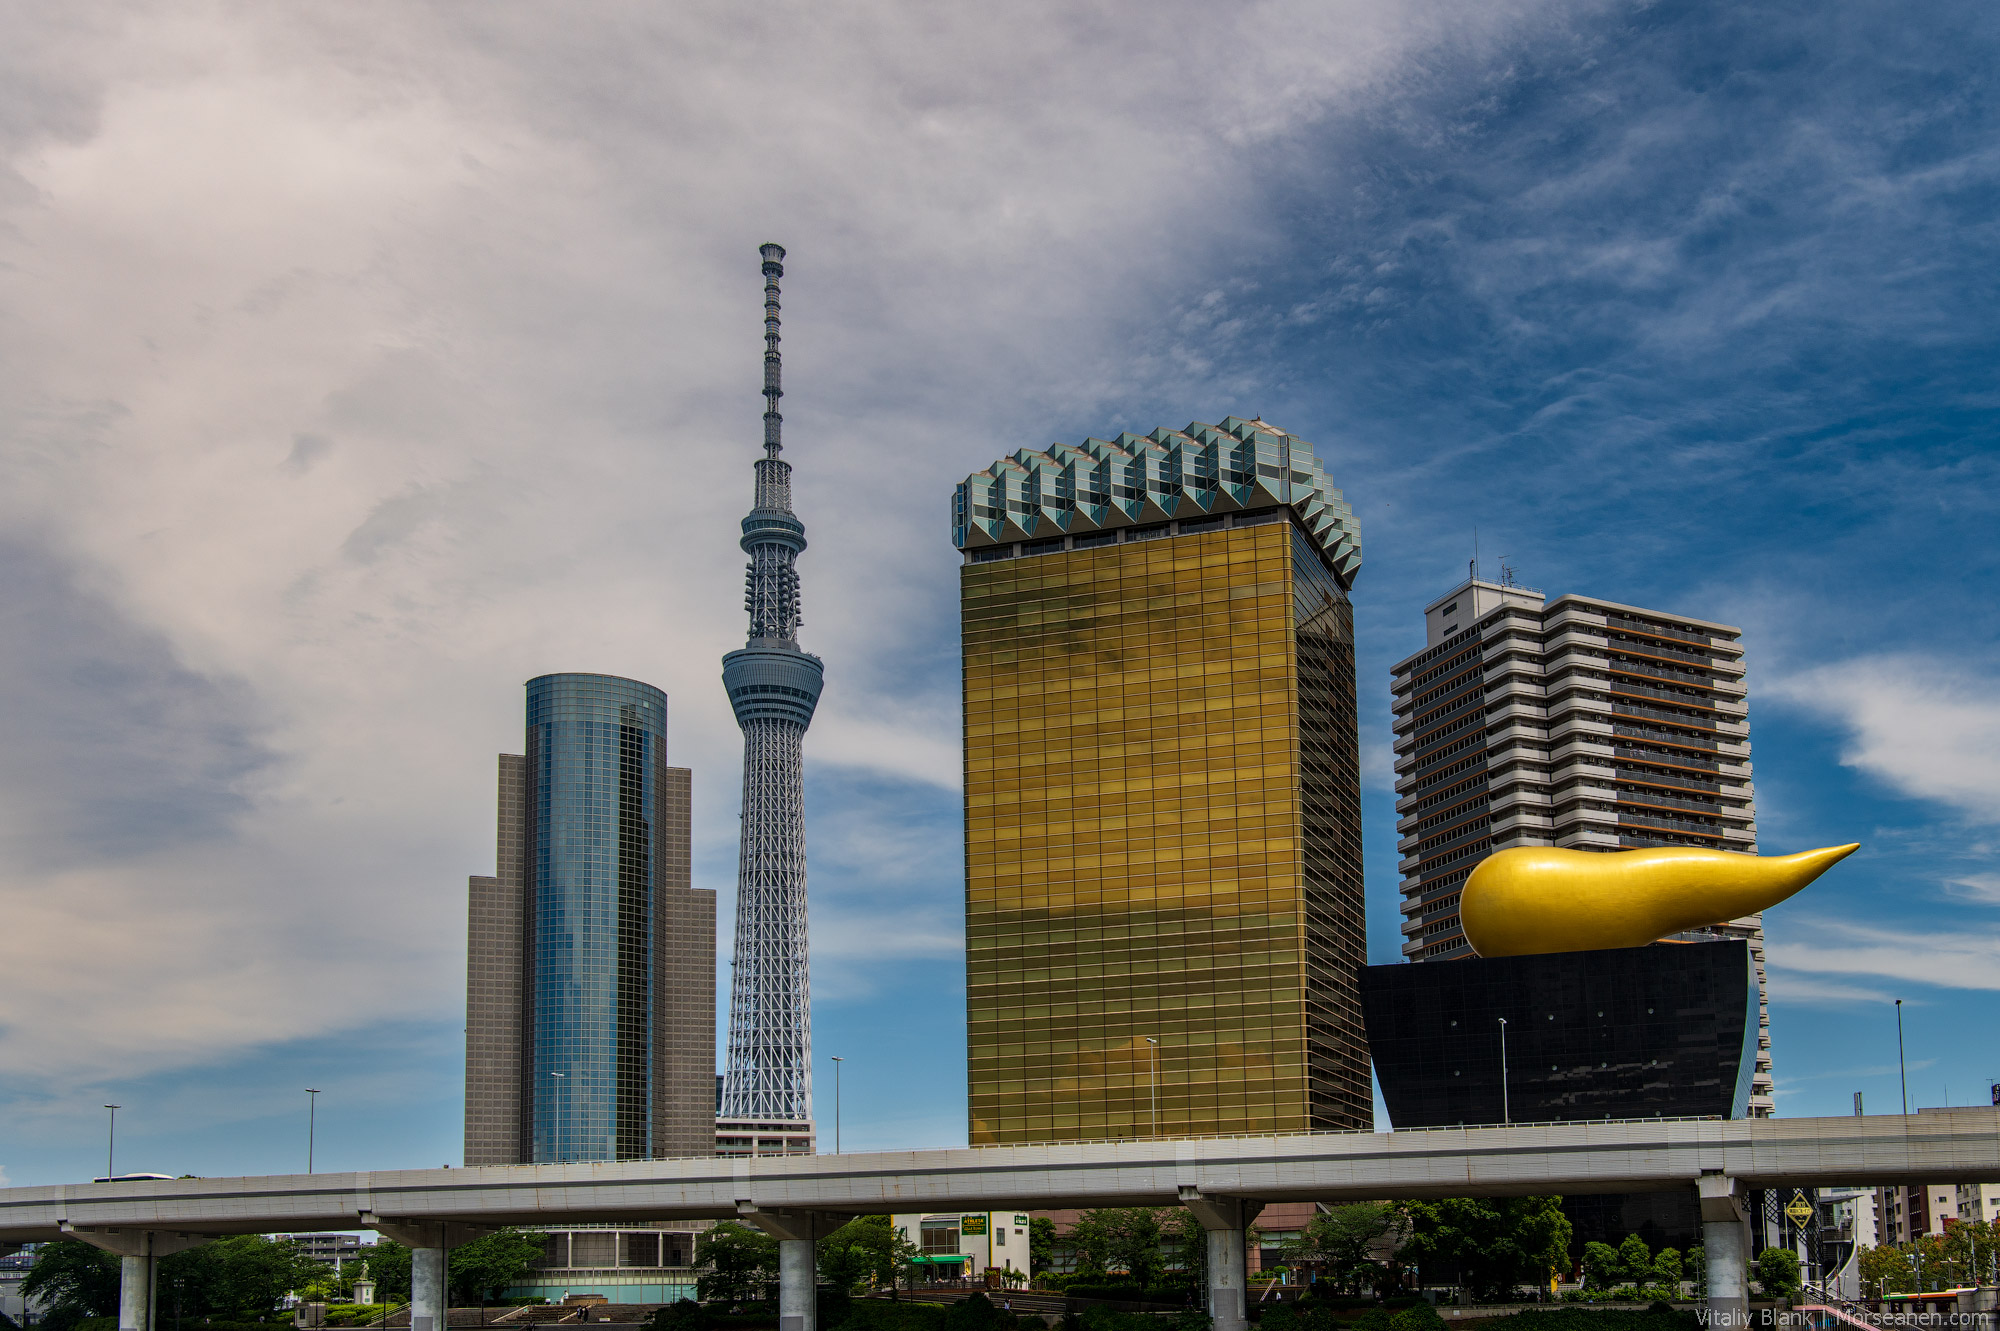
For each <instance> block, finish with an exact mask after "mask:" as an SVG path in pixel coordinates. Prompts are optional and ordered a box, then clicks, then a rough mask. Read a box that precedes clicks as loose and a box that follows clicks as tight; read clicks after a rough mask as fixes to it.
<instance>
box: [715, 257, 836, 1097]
mask: <svg viewBox="0 0 2000 1331" xmlns="http://www.w3.org/2000/svg"><path fill="white" fill-rule="evenodd" d="M760 252H761V253H762V255H763V259H764V456H763V457H762V458H760V459H758V461H757V494H756V501H755V504H754V505H753V507H752V508H751V510H750V516H749V517H747V518H744V519H743V541H742V544H743V549H744V551H745V552H746V553H747V554H748V555H749V556H750V567H749V573H748V577H747V585H746V587H745V595H744V600H743V608H744V609H745V610H747V611H749V613H750V639H749V642H748V643H747V644H746V645H745V646H744V647H743V648H742V649H741V650H740V651H734V652H731V653H729V654H728V655H727V656H725V657H723V658H722V683H723V687H725V688H726V689H728V690H729V705H730V706H731V707H732V708H734V709H735V712H736V724H737V725H739V726H740V727H742V729H743V840H742V846H741V850H740V852H739V860H738V869H737V878H736V960H735V967H736V969H735V974H734V976H733V977H732V978H731V981H730V987H729V1066H728V1070H727V1072H726V1074H725V1077H724V1081H723V1091H722V1112H721V1115H720V1117H721V1118H723V1119H725V1120H739V1121H740V1120H746V1119H748V1120H762V1121H781V1122H782V1121H791V1122H810V1121H811V1119H812V1011H811V1006H810V994H809V989H808V985H807V962H806V829H805V801H804V772H803V769H802V765H801V760H800V754H799V748H800V744H801V742H802V741H803V740H804V739H805V733H806V727H807V726H809V725H811V724H812V718H813V709H814V707H815V706H817V705H818V703H819V693H820V677H821V665H820V660H819V658H818V657H816V656H813V655H812V654H811V653H809V652H805V651H802V650H801V649H800V647H799V643H798V637H799V624H800V617H799V574H798V569H797V567H796V563H797V560H798V557H799V555H800V553H801V552H802V551H804V550H805V548H806V529H805V525H804V524H803V523H801V522H800V521H799V520H798V518H797V517H796V516H795V515H794V514H793V513H792V468H791V464H790V463H788V462H785V461H784V460H783V459H782V458H781V457H780V456H779V455H780V454H781V453H783V452H784V442H783V439H782V436H781V429H782V426H783V421H784V418H783V417H782V416H780V415H779V414H778V399H779V398H781V397H783V396H784V389H783V388H782V387H781V386H780V376H779V356H778V279H779V278H781V277H783V276H784V275H785V268H784V262H783V260H784V257H785V251H784V249H783V247H781V246H778V245H765V246H763V247H762V250H761V251H760Z"/></svg>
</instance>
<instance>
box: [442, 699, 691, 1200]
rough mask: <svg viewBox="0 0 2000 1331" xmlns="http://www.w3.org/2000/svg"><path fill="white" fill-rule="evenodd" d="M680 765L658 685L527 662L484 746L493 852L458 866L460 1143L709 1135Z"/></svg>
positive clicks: (676, 1140)
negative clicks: (496, 756) (519, 694)
mask: <svg viewBox="0 0 2000 1331" xmlns="http://www.w3.org/2000/svg"><path fill="white" fill-rule="evenodd" d="M692 787H693V779H692V773H690V772H689V771H688V770H687V769H686V768H685V767H669V766H667V695H666V694H664V693H662V692H660V691H659V690H658V689H656V688H654V687H653V686H652V685H650V684H642V683H640V682H638V681H637V680H631V679H620V678H618V677H617V676H615V675H570V674H564V675H543V676H541V677H539V678H537V679H531V680H529V681H528V726H527V752H526V753H525V754H511V753H503V754H501V755H500V783H499V814H500V817H499V826H498V831H499V835H498V838H497V840H496V843H495V846H494V867H495V872H494V874H493V875H492V876H491V877H475V878H473V879H472V880H471V881H470V883H469V884H468V887H469V893H468V901H467V905H468V912H467V918H466V924H467V931H466V987H465V1162H466V1163H467V1164H469V1165H503V1164H531V1163H540V1162H552V1161H565V1160H642V1159H648V1158H651V1159H662V1158H682V1157H687V1156H703V1155H711V1154H713V1153H714V1151H715V893H714V892H711V891H705V890H702V889H699V888H696V887H695V886H694V885H693V883H692V881H691V877H692V875H691V872H690V870H691V865H690V863H689V858H690V857H689V834H690V830H691V825H692V817H691V808H690V793H691V790H692Z"/></svg>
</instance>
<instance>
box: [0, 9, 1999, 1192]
mask: <svg viewBox="0 0 2000 1331" xmlns="http://www.w3.org/2000/svg"><path fill="white" fill-rule="evenodd" d="M1996 68H2000V17H1996V15H1995V13H1994V11H1993V10H1992V8H1991V7H1990V6H1987V5H1982V4H1975V3H1951V2H1950V0H1940V3H1936V4H1931V5H1925V6H1917V7H1911V6H1907V5H1890V4H1888V3H1879V4H1878V3H1871V2H1869V0H1844V2H1842V3H1836V4H1833V5H1827V4H1807V3H1801V2H1798V0H1732V2H1731V3H1722V2H1721V0H1714V2H1712V3H1676V2H1673V0H1662V2H1661V3H1654V4H1645V3H1630V2H1627V3H1590V2H1587V0H1575V2H1572V0H1489V2H1488V3H1480V4H1470V3H1460V4H1456V5H1452V4H1438V3H1428V2H1426V0H1397V2H1396V3H1387V2H1386V0H1319V2H1318V3H1283V2H1272V3H1246V4H1241V5H1235V6H1214V5H1206V4H1199V3H1177V2H1176V0H1153V3H1148V4H1144V5H1141V4H1136V3H1097V4H1090V3H1084V4H1078V3H1059V4H1056V3H1052V4H1036V3H1021V4H1015V5H1005V6H982V7H975V6H946V7H942V8H940V7H937V6H920V5H914V4H891V3H867V2H866V0H863V2H861V3H854V4H849V5H845V6H825V5H804V4H787V3H776V4H764V5H758V6H742V5H737V4H726V3H714V4H702V3H684V4H679V5H674V6H660V5H654V4H641V3H632V4H621V3H617V2H615V0H603V2H602V3H597V4H593V5H589V6H560V7H559V6H555V5H547V4H544V5H533V4H526V3H512V2H510V0H500V2H499V3H492V4H481V5H477V6H468V5H446V4H438V5H425V4H411V3H395V4H387V3H382V4H375V3H366V2H365V0H363V2H357V3H349V4H341V5H320V6H269V5H254V4H248V3H244V4H205V3H200V2H199V0H196V2H195V3H176V4H171V5H168V4H160V5H145V4H132V5H124V6H103V5H90V4H75V5H61V6H50V5H33V4H25V3H7V4H0V688H4V697H5V705H4V707H0V924H4V929H0V1171H4V1177H6V1178H9V1179H11V1180H12V1181H14V1182H19V1183H27V1182H43V1181H61V1180H71V1179H76V1178H79V1177H88V1176H89V1174H90V1173H91V1172H94V1171H96V1170H98V1169H101V1168H102V1166H103V1155H102V1150H103V1146H104V1118H105V1113H104V1111H103V1110H102V1109H101V1108H100V1107H99V1106H101V1105H103V1104H104V1103H106V1102H115V1103H119V1104H122V1105H123V1106H125V1108H124V1109H123V1110H122V1111H121V1113H120V1116H119V1119H120V1134H119V1135H120V1141H121V1149H120V1154H119V1161H118V1163H119V1168H120V1169H157V1170H162V1171H165V1172H172V1173H185V1172H192V1173H202V1174H227V1173H255V1172H265V1171H276V1170H290V1169H294V1168H298V1167H301V1166H302V1165H303V1160H304V1144H305V1141H304V1139H305V1095H304V1091H303V1088H304V1087H306V1086H309V1085H310V1086H316V1087H320V1088H322V1089H323V1092H324V1093H323V1094H322V1095H321V1097H320V1115H319V1122H320V1135H319V1152H318V1159H319V1162H320V1164H321V1166H322V1167H331V1168H340V1167H363V1166H373V1167H390V1166H396V1165H435V1164H439V1163H443V1162H446V1161H451V1162H456V1161H457V1159H458V1158H459V1140H460V1139H459V1131H460V1128H459V1110H458V1096H459V1093H460V1081H459V1077H460V1071H461V1061H460V1038H461V1037H460V1026H461V1023H462V1015H463V972H462V965H463V946H464V945H463V913H464V885H465V876H466V875H467V874H470V873H485V872H490V871H491V868H492V855H493V851H492V839H491V838H492V814H493V755H494V754H495V753H496V752H500V751H502V750H506V751H514V750H516V749H518V747H519V742H520V731H521V702H522V694H521V684H522V681H524V680H526V679H527V678H529V677H530V676H532V675H535V674H539V673H543V672H547V671H552V670H589V671H604V672H610V673H617V674H624V675H631V676H636V677H638V678H641V679H645V680H648V681H651V682H653V683H656V684H658V685H660V686H661V687H663V688H665V689H666V690H667V691H668V692H669V694H670V695H671V696H672V700H673V720H672V735H673V738H672V743H673V747H674V754H673V756H674V759H675V761H677V762H681V763H685V764H687V765H689V766H692V767H693V768H694V769H695V772H696V787H695V800H696V805H695V814H696V823H697V837H698V846H697V866H696V872H697V879H698V881H700V882H702V883H703V884H705V885H707V886H711V887H715V888H717V889H719V890H721V891H722V892H723V893H724V902H725V914H726V909H727V902H728V896H727V894H728V890H729V888H730V886H731V884H732V881H733V875H734V835H735V817H734V814H735V811H736V809H735V806H736V783H737V781H738V777H739V764H740V756H739V752H738V745H739V740H738V736H737V732H736V730H735V727H734V725H733V723H732V722H731V720H730V717H729V713H728V709H727V707H726V705H725V701H724V699H723V697H722V694H721V689H720V685H719V682H718V678H717V676H718V658H719V657H720V656H721V654H722V653H723V652H724V651H726V650H728V649H729V648H731V647H732V646H734V645H737V644H739V643H740V641H741V635H742V630H743V624H742V611H741V602H740V588H741V571H740V570H741V562H742V556H741V554H740V552H739V551H738V550H737V549H736V547H735V536H734V533H735V523H736V520H737V518H738V517H739V516H740V514H741V512H742V510H743V509H744V508H745V507H746V506H747V503H748V499H749V469H748V464H749V461H750V459H751V458H752V457H753V456H754V455H755V453H756V442H757V440H758V438H759V427H758V413H759V411H760V410H761V402H760V400H759V398H758V397H757V387H758V382H759V363H758V358H759V352H760V342H759V337H760V333H761V326H760V310H759V290H760V285H761V283H760V279H759V277H758V275H757V262H756V246H757V243H758V242H760V241H763V240H767V239H770V240H778V241H781V242H782V243H784V244H785V245H786V246H787V247H788V248H789V249H790V251H791V259H790V261H789V264H788V267H789V276H788V279H787V282H786V302H785V303H786V316H787V322H786V340H785V350H786V360H787V365H786V371H787V374H786V382H787V385H788V388H789V390H790V392H789V395H788V396H787V398H786V400H785V408H786V419H787V427H788V428H787V438H788V440H789V448H788V456H789V457H790V458H791V459H792V461H793V462H794V463H795V465H796V467H797V473H796V477H797V490H798V508H799V510H800V512H801V515H802V516H803V517H804V519H805V521H806V523H807V525H808V528H809V531H810V533H811V538H812V542H813V544H812V549H811V551H810V552H809V553H808V554H807V555H806V557H805V559H804V561H803V572H804V577H805V587H806V607H807V610H806V616H807V623H806V631H805V633H806V640H807V645H808V646H809V647H810V648H811V649H812V650H814V651H816V652H818V653H820V654H821V655H822V656H824V657H825V659H826V661H827V675H828V689H827V697H826V702H825V704H824V706H823V709H822V711H821V714H820V718H819V720H818V721H817V722H816V724H815V726H814V728H813V731H812V735H811V737H810V739H809V741H808V748H807V756H808V763H809V769H810V775H809V782H808V798H809V801H810V810H809V819H810V829H809V835H810V840H811V847H812V856H813V868H812V887H813V896H814V906H813V909H814V912H815V913H814V920H813V929H814V948H815V958H816V965H815V972H814V989H815V995H816V1000H817V1001H816V1009H815V1011H816V1021H817V1036H818V1039H817V1043H818V1049H819V1053H820V1055H821V1058H822V1064H821V1066H822V1068H825V1067H826V1066H827V1065H826V1064H825V1062H824V1058H825V1056H827V1055H831V1054H841V1055H843V1056H844V1057H845V1058H846V1060H847V1062H846V1064H845V1067H846V1081H847V1086H846V1099H845V1113H844V1119H845V1144H846V1145H847V1146H849V1147H850V1148H852V1147H856V1146H871V1145H883V1146H886V1145H892V1144H897V1145H901V1144H946V1143H951V1142H956V1141H962V1140H963V1136H964V1120H963V1116H962V1103H963V1066H962V1058H963V1034H962V1013H963V1005H962V999H961V997H960V986H961V979H962V962H961V949H960V917H959V904H958V903H959V897H960V891H961V882H960V868H961V866H960V858H959V814H958V793H957V780H958V766H957V764H958V748H957V742H956V734H957V707H958V701H957V678H958V676H957V648H956V631H957V625H956V608H955V590H956V581H957V573H956V565H955V560H954V557H953V552H952V551H951V549H950V545H949V537H948V528H947V521H946V518H947V503H948V500H949V497H950V492H951V487H952V485H953V483H954V482H955V481H957V480H958V479H960V478H962V477H963V476H964V475H965V474H966V473H967V472H968V471H971V470H973V469H975V468H977V467H980V466H983V465H985V464H986V463H987V462H989V461H991V460H992V459H993V458H995V457H997V456H999V455H1000V454H1002V453H1005V452H1009V451H1012V450H1013V449H1015V448H1019V447H1023V446H1042V445H1046V444H1048V443H1050V442H1052V441H1054V440H1058V439H1062V440H1077V439H1081V438H1082V437H1083V436H1085V435H1086V434H1092V435H1100V436H1102V435H1107V434H1111V433H1114V432H1116V431H1118V430H1121V429H1131V430H1135V431H1140V432H1143V431H1145V430H1148V429H1150V428H1152V427H1154V426H1156V425H1169V426H1180V425H1183V424H1185V423H1187V422H1188V421H1190V420H1206V421H1215V420H1218V419H1220V418H1221V417H1223V416H1226V415H1229V414H1232V413H1234V414H1239V415H1251V414H1254V413H1261V414H1262V415H1264V416H1265V417H1266V418H1268V419H1270V420H1273V421H1276V422H1278V423H1280V424H1282V425H1284V426H1285V427H1286V428H1288V429H1290V430H1292V431H1294V432H1295V433H1297V434H1300V435H1302V436H1304V437H1305V438H1307V439H1310V440H1312V441H1314V442H1315V443H1316V444H1317V445H1318V447H1319V450H1320V453H1321V456H1323V457H1324V458H1325V459H1326V460H1327V464H1328V467H1329V470H1330V471H1332V472H1333V473H1334V474H1335V475H1336V476H1337V477H1338V478H1339V480H1340V483H1341V484H1342V485H1344V487H1345V489H1346V492H1347V494H1348V496H1349V497H1350V498H1351V500H1352V501H1353V503H1354V506H1355V508H1356V510H1357V512H1358V513H1359V515H1360V518H1361V522H1362V526H1363V533H1364V538H1365V541H1366V552H1367V563H1366V565H1365V567H1364V568H1363V570H1362V572H1361V576H1360V580H1359V583H1358V585H1357V588H1356V597H1357V603H1358V612H1359V624H1360V631H1361V633H1362V635H1363V636H1362V651H1361V688H1362V698H1363V718H1364V722H1363V723H1364V743H1365V745H1366V746H1367V748H1368V752H1369V753H1370V755H1371V761H1370V764H1369V781H1370V785H1369V788H1368V791H1367V812H1368V834H1369V837H1370V842H1371V849H1370V851H1369V858H1370V864H1369V869H1370V898H1371V916H1372V920H1373V936H1374V940H1375V948H1376V953H1377V957H1378V959H1380V960H1389V959H1392V958H1393V957H1394V956H1395V923H1396V916H1395V911H1394V901H1395V865H1394V861H1395V855H1394V837H1393V818H1392V808H1391V793H1390V790H1389V788H1388V784H1387V763H1386V759H1385V755H1386V752H1387V746H1388V724H1387V722H1388V709H1387V703H1388V695H1387V667H1388V665H1389V663H1390V662H1392V661H1393V660H1395V659H1397V658H1399V657H1400V656H1402V655H1404V654H1406V653H1407V652H1408V651H1410V650H1411V649H1412V648H1413V647H1414V646H1415V645H1417V644H1418V643H1419V642H1420V640H1421V623H1420V614H1419V611H1420V607H1421V605H1422V603H1423V602H1424V601H1425V600H1427V599H1428V598H1429V597H1430V596H1432V595H1434V594H1436V593H1439V592H1442V591H1444V590H1446V589H1447V588H1448V587H1449V586H1450V585H1451V584H1452V582H1453V580H1454V579H1456V578H1457V577H1459V576H1460V575H1462V573H1463V571H1464V569H1465V561H1466V559H1467V558H1469V557H1470V555H1471V552H1472V545H1473V532H1474V528H1475V527H1476V528H1477V531H1478V541H1479V548H1480V550H1481V551H1482V553H1483V554H1485V555H1486V556H1487V557H1488V559H1489V560H1492V559H1494V558H1495V557H1498V556H1503V555H1504V556H1506V557H1507V559H1508V562H1509V563H1510V564H1511V565H1513V566H1514V567H1515V568H1517V569H1518V570H1519V572H1520V576H1521V578H1522V580H1524V581H1526V582H1528V583H1531V584H1533V585H1536V586H1539V587H1544V588H1546V589H1548V591H1549V592H1550V593H1551V594H1560V593H1562V592H1565V591H1572V590H1573V591H1579V592H1585V593H1589V594H1593V595H1598V596H1604V597H1610V598H1613V599H1617V600H1622V601H1627V602H1633V603H1637V604H1642V605H1651V606H1659V607H1663V608H1667V609H1672V610H1678V611H1682V612H1685V613H1689V614H1694V615H1700V616H1706V617H1711V618H1717V619H1722V620H1726V621H1729V622H1732V623H1736V624H1740V625H1742V626H1743V628H1744V632H1745V641H1746V643H1747V646H1748V650H1749V653H1750V661H1751V665H1752V668H1753V669H1752V675H1751V684H1752V695H1751V696H1752V709H1753V710H1752V721H1753V726H1754V744H1755V755H1756V760H1757V773H1758V804H1759V811H1760V816H1761V831H1762V836H1763V842H1764V846H1765V848H1766V849H1767V850H1769V851H1774V852H1776V851H1791V850H1796V849H1802V848H1806V847H1811V846H1819V845H1825V844H1829V843H1834V842H1840V841H1847V840H1859V841H1861V842H1862V843H1863V844H1864V849H1863V851H1862V853H1861V854H1860V855H1858V856H1856V857H1855V858H1854V859H1852V860H1850V861H1848V862H1847V863H1845V864H1843V865H1842V866H1841V867H1840V869H1839V870H1838V871H1836V872H1835V873H1834V874H1833V875H1830V876H1829V878H1828V879H1827V880H1825V881H1824V882H1823V883H1822V884H1821V885H1819V886H1817V887H1815V888H1814V889H1813V890H1812V892H1811V893H1809V894H1808V895H1807V896H1805V897H1802V898H1800V899H1798V900H1796V901H1794V902H1792V903H1790V904H1788V905H1786V906H1783V907H1781V908H1779V909H1778V910H1776V911H1774V912H1773V913H1772V914H1771V916H1770V919H1769V928H1770V935H1771V956H1772V961H1773V972H1772V974H1773V990H1774V993H1773V997H1774V1000H1775V1001H1774V1010H1773V1024H1774V1035H1775V1051H1774V1052H1775V1058H1776V1066H1777V1075H1778V1084H1779V1095H1780V1099H1779V1103H1780V1107H1781V1112H1784V1113H1787V1114H1806V1113H1817V1112H1831V1113H1838V1112H1846V1110H1847V1109H1848V1107H1849V1104H1850V1096H1851V1093H1852V1092H1853V1091H1856V1090H1861V1091H1865V1092H1866V1093H1867V1095H1868V1097H1869V1101H1868V1103H1869V1106H1870V1108H1872V1109H1877V1110H1888V1109H1891V1108H1892V1107H1893V1105H1894V1104H1895V1103H1896V1096H1897V1094H1898V1089H1897V1080H1896V1033H1895V1019H1894V1015H1893V1010H1892V1008H1891V1007H1890V1006H1889V1004H1890V1001H1891V1000H1892V999H1894V998H1896V997H1902V998H1905V999H1907V1000H1908V1002H1907V1004H1906V1008H1905V1013H1906V1020H1907V1037H1908V1046H1909V1085H1910V1093H1911V1098H1912V1101H1913V1102H1914V1103H1917V1104H1922V1105H1934V1104H1942V1103H1944V1102H1945V1101H1946V1098H1947V1097H1949V1098H1950V1099H1951V1100H1952V1101H1953V1102H1956V1103H1966V1102H1969V1101H1972V1100H1975V1099H1977V1100H1981V1101H1983V1100H1984V1099H1985V1097H1986V1095H1987V1087H1988V1084H1989V1082H1990V1081H1991V1080H1992V1079H1994V1078H1996V1077H2000V1040H1996V1036H1995V1034H1994V1032H1995V1031H2000V862H1996V857H1995V847H1996V845H2000V695H1996V682H2000V650H1996V645H1995V644H1996V630H1997V629H2000V610H1996V608H1995V606H1996V603H1995V597H1994V595H1993V583H1992V582H1991V581H1990V579H1992V578H1993V576H1994V574H1995V571H1996V563H1997V562H2000V557H1997V556H1996V550H1995V542H1994V533H1995V528H1996V519H2000V447H1996V437H1995V421H1996V412H2000V319H1997V318H1996V315H1995V310H1996V299H1995V298H1996V294H2000V292H1996V287H2000V234H1996V222H1995V216H1996V202H2000V148H1996V147H1995V144H1996V142H2000V135H1996V131H2000V101H1996V83H1995V76H1994V73H1993V71H1994V70H1995V69H1996ZM1488 567H1489V569H1491V568H1492V567H1493V564H1491V563H1489V565H1488ZM725 948H726V942H725ZM724 969H725V971H726V967H725V968H724ZM822 1108H823V1109H824V1108H825V1106H822Z"/></svg>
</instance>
